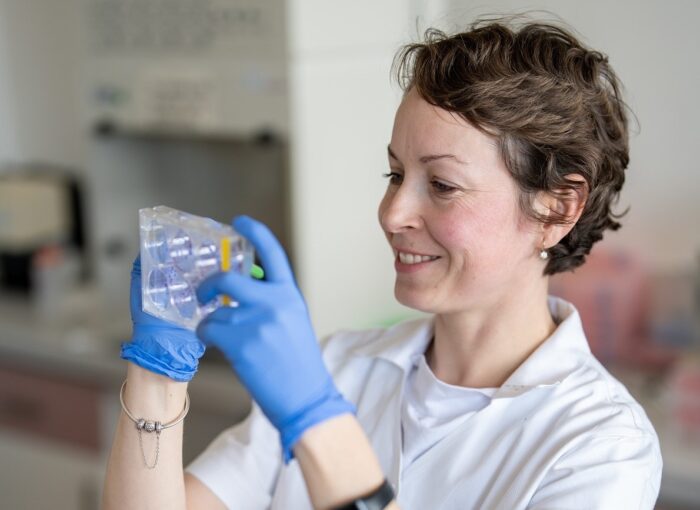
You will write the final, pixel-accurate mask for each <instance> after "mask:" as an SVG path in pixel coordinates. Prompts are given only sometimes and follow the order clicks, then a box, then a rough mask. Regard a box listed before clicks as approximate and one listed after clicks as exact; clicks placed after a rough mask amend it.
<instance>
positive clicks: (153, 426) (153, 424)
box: [119, 381, 190, 469]
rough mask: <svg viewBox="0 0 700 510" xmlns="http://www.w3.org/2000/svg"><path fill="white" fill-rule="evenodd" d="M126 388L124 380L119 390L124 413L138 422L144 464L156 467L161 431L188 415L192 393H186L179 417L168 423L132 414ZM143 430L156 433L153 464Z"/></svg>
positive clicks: (148, 466)
mask: <svg viewBox="0 0 700 510" xmlns="http://www.w3.org/2000/svg"><path fill="white" fill-rule="evenodd" d="M124 388H126V381H124V383H123V384H122V387H121V389H120V390H119V402H120V403H121V405H122V409H123V410H124V413H126V415H127V416H128V417H129V419H130V420H131V421H133V422H134V423H135V424H136V429H137V430H138V431H139V446H140V447H141V457H142V458H143V464H144V466H146V467H147V468H148V469H154V468H155V467H156V465H157V464H158V454H159V453H160V433H161V432H162V431H163V430H165V429H169V428H170V427H174V426H175V425H177V424H178V423H180V422H182V420H184V419H185V416H187V413H188V411H189V410H190V395H189V393H185V407H184V408H183V410H182V412H181V413H180V415H179V416H178V417H177V418H175V419H174V420H173V421H170V422H168V423H161V422H159V421H153V420H146V419H144V418H135V417H134V415H133V414H131V411H129V409H127V407H126V404H124ZM143 432H148V433H149V434H150V433H151V432H155V433H156V453H155V459H154V461H153V464H149V463H148V461H147V460H146V452H145V451H144V449H143V438H142V437H141V436H142V433H143Z"/></svg>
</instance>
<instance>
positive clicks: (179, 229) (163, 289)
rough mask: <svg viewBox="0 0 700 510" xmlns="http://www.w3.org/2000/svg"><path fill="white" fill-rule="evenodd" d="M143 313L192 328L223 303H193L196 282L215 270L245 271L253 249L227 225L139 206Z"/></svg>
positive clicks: (244, 272)
mask: <svg viewBox="0 0 700 510" xmlns="http://www.w3.org/2000/svg"><path fill="white" fill-rule="evenodd" d="M139 231H140V245H141V300H142V306H143V311H144V312H146V313H149V314H151V315H153V316H155V317H158V318H160V319H163V320H166V321H168V322H171V323H173V324H177V325H178V326H182V327H184V328H187V329H191V330H194V329H195V328H196V327H197V324H198V323H199V321H201V320H202V319H203V318H204V317H206V315H207V314H209V313H210V312H212V311H213V310H214V309H215V308H216V307H217V306H221V305H224V304H227V305H231V306H235V302H234V303H230V302H229V301H228V300H227V299H225V298H219V299H218V300H216V301H214V302H211V303H208V304H207V305H205V306H202V305H200V304H199V303H198V302H197V295H196V289H197V286H198V285H199V284H200V282H201V281H202V280H204V279H205V278H206V277H208V276H209V275H211V274H213V273H216V272H218V271H235V272H237V273H240V274H244V275H249V274H250V269H251V266H252V264H253V257H254V250H253V247H252V246H251V245H250V243H249V242H248V241H247V240H246V239H245V238H244V237H242V236H241V235H239V234H238V233H237V232H236V231H235V230H234V229H233V228H232V227H231V226H230V225H225V224H223V223H219V222H218V221H214V220H212V219H210V218H204V217H201V216H196V215H194V214H190V213H186V212H183V211H178V210H177V209H173V208H170V207H166V206H163V205H160V206H156V207H150V208H146V209H140V210H139Z"/></svg>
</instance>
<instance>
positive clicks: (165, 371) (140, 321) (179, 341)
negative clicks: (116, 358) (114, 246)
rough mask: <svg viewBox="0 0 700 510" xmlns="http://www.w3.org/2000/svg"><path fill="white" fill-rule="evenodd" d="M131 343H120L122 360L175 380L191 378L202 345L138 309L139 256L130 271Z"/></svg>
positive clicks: (173, 326)
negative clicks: (132, 324) (132, 325)
mask: <svg viewBox="0 0 700 510" xmlns="http://www.w3.org/2000/svg"><path fill="white" fill-rule="evenodd" d="M131 321H132V322H133V323H134V327H133V332H132V334H131V342H128V343H123V344H122V355H121V356H122V358H123V359H125V360H128V361H131V362H132V363H135V364H137V365H139V366H141V367H143V368H145V369H147V370H150V371H151V372H155V373H157V374H161V375H165V376H168V377H170V378H171V379H174V380H176V381H182V382H184V381H189V380H190V379H192V377H194V374H195V372H197V366H198V365H199V358H201V357H202V355H203V354H204V350H205V346H204V344H203V343H202V342H201V341H200V340H199V339H198V338H197V336H196V335H195V333H194V331H190V330H187V329H184V328H181V327H178V326H175V325H173V324H170V323H169V322H166V321H164V320H161V319H158V318H156V317H154V316H152V315H150V314H147V313H146V312H144V311H143V310H142V309H141V257H136V260H134V266H133V268H132V270H131Z"/></svg>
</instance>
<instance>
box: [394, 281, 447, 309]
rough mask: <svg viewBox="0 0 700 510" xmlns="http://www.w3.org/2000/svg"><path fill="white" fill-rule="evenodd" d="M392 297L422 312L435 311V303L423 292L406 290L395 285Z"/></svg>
mask: <svg viewBox="0 0 700 510" xmlns="http://www.w3.org/2000/svg"><path fill="white" fill-rule="evenodd" d="M394 297H395V298H396V301H398V302H399V303H401V304H402V305H403V306H405V307H407V308H411V309H412V310H417V311H419V312H424V313H437V310H436V307H435V303H433V302H432V300H430V299H429V298H428V297H427V296H426V295H425V293H420V292H416V291H408V290H404V289H400V288H398V287H396V288H394Z"/></svg>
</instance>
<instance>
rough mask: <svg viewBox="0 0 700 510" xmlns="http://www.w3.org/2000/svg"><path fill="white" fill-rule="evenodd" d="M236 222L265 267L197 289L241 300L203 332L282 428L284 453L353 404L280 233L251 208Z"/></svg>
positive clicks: (207, 322)
mask: <svg viewBox="0 0 700 510" xmlns="http://www.w3.org/2000/svg"><path fill="white" fill-rule="evenodd" d="M233 226H234V228H235V229H236V230H237V231H238V233H240V234H241V235H243V236H244V237H246V238H247V239H248V240H249V241H250V242H251V243H252V244H253V246H254V247H255V249H256V250H257V253H258V255H259V256H260V259H261V261H262V265H263V268H264V269H265V273H266V275H267V279H266V281H256V280H253V279H251V278H248V277H245V276H241V275H239V274H236V273H232V272H230V273H217V274H215V275H212V276H210V277H209V278H208V279H206V280H204V281H203V282H202V283H201V285H200V286H199V288H198V289H197V297H198V298H199V300H200V301H201V302H203V303H206V302H208V301H210V300H212V299H213V298H215V297H216V296H218V295H221V294H224V295H227V296H230V297H231V298H232V299H234V300H235V301H237V302H238V303H239V305H238V307H236V308H232V307H220V308H218V309H217V310H215V311H214V312H212V313H211V314H210V315H209V316H208V317H206V318H205V319H204V320H203V321H202V322H200V324H199V326H198V327H197V335H198V336H199V337H200V338H201V339H202V340H204V341H205V342H206V343H207V344H213V345H216V346H217V347H218V348H219V349H221V351H222V352H223V353H224V354H225V356H226V357H227V359H228V360H229V362H230V363H231V365H232V366H233V368H234V370H235V371H236V374H237V375H238V377H239V379H240V380H241V382H242V383H243V385H244V386H245V387H246V388H247V389H248V391H249V392H250V394H251V396H252V398H253V399H254V400H255V402H257V404H258V405H259V406H260V408H261V409H262V411H263V413H265V415H266V416H267V417H268V419H269V420H270V422H271V423H272V424H273V425H274V426H275V427H276V428H277V430H279V432H280V438H281V441H282V450H283V453H284V458H285V461H287V462H288V461H289V460H290V459H291V458H292V457H293V453H292V448H293V447H294V445H295V444H296V442H297V441H298V440H299V439H300V438H301V436H302V435H303V433H304V432H305V431H306V430H307V429H308V428H309V427H311V426H313V425H316V424H317V423H320V422H322V421H324V420H327V419H328V418H331V417H333V416H337V415H340V414H345V413H353V412H354V411H355V409H354V407H353V405H352V404H350V403H349V402H348V401H346V400H345V399H344V398H343V396H342V395H341V394H340V393H339V392H338V390H337V389H336V387H335V384H334V383H333V380H332V379H331V376H330V374H329V373H328V370H327V369H326V366H325V365H324V363H323V360H322V358H321V350H320V348H319V345H318V342H317V341H316V335H315V334H314V331H313V328H312V326H311V321H310V319H309V315H308V312H307V309H306V304H305V303H304V299H303V298H302V296H301V293H300V292H299V290H298V289H297V286H296V283H295V281H294V277H293V275H292V270H291V268H290V267H289V262H288V261H287V257H286V255H285V253H284V250H283V248H282V246H281V245H280V244H279V242H278V241H277V239H276V238H275V237H274V235H273V234H272V233H271V232H270V230H268V228H267V227H266V226H265V225H263V224H262V223H259V222H257V221H255V220H253V219H251V218H248V217H246V216H241V217H238V218H236V219H235V220H234V223H233Z"/></svg>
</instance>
